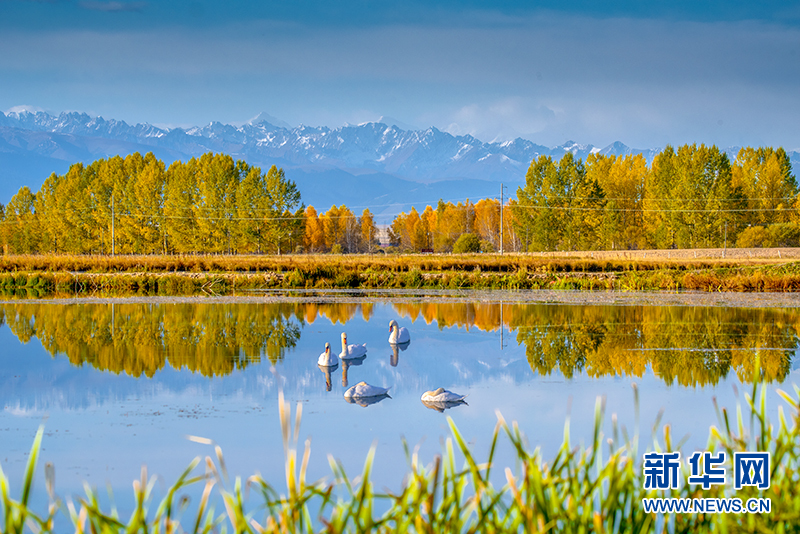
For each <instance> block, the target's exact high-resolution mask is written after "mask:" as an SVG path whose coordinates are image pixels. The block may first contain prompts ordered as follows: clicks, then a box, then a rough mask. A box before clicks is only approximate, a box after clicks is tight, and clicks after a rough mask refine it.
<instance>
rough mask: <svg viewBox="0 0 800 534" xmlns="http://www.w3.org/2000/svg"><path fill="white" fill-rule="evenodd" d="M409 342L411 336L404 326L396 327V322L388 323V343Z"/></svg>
mask: <svg viewBox="0 0 800 534" xmlns="http://www.w3.org/2000/svg"><path fill="white" fill-rule="evenodd" d="M409 341H411V334H410V333H409V331H408V328H406V327H405V326H398V324H397V321H395V320H394V319H392V320H391V321H389V343H392V344H400V343H408V342H409Z"/></svg>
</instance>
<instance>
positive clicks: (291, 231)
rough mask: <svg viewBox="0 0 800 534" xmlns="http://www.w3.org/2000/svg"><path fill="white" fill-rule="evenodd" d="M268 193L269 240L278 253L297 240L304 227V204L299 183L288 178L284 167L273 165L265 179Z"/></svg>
mask: <svg viewBox="0 0 800 534" xmlns="http://www.w3.org/2000/svg"><path fill="white" fill-rule="evenodd" d="M265 189H266V194H267V213H266V216H267V241H268V242H269V243H270V244H271V245H272V247H273V248H274V249H276V250H277V252H278V254H280V253H281V252H282V250H286V246H285V245H287V244H289V243H291V242H292V241H293V240H297V238H298V236H299V235H300V233H301V230H302V227H303V210H305V206H303V205H302V204H301V202H300V191H298V190H297V185H296V184H295V183H294V182H293V181H292V180H288V179H287V178H286V174H285V173H284V172H283V169H278V168H277V167H276V166H275V165H273V166H272V167H271V168H270V169H269V171H268V172H267V177H266V180H265Z"/></svg>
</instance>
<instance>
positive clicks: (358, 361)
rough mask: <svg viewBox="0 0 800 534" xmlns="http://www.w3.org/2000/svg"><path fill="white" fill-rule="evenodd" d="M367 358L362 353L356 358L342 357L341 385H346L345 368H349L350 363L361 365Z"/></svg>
mask: <svg viewBox="0 0 800 534" xmlns="http://www.w3.org/2000/svg"><path fill="white" fill-rule="evenodd" d="M366 358H367V355H366V354H364V355H363V356H360V357H358V358H348V359H342V385H343V386H344V387H347V370H348V369H349V368H350V366H351V365H361V364H362V363H364V360H365V359H366Z"/></svg>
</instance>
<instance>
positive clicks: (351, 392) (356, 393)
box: [344, 382, 389, 399]
mask: <svg viewBox="0 0 800 534" xmlns="http://www.w3.org/2000/svg"><path fill="white" fill-rule="evenodd" d="M388 393H389V388H379V387H378V386H372V385H370V384H367V383H366V382H359V383H358V384H356V385H355V386H352V387H351V388H350V389H348V390H347V391H345V392H344V398H345V399H357V398H360V397H380V396H381V395H388Z"/></svg>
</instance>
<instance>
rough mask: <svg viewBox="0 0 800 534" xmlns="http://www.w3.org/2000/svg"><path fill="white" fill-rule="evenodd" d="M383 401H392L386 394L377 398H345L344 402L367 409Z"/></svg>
mask: <svg viewBox="0 0 800 534" xmlns="http://www.w3.org/2000/svg"><path fill="white" fill-rule="evenodd" d="M383 399H391V397H390V396H389V395H388V394H387V393H384V394H383V395H375V396H372V397H345V398H344V400H346V401H347V402H349V403H350V404H358V405H359V406H362V407H364V408H366V407H367V406H369V405H370V404H377V403H379V402H380V401H382V400H383Z"/></svg>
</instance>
